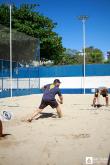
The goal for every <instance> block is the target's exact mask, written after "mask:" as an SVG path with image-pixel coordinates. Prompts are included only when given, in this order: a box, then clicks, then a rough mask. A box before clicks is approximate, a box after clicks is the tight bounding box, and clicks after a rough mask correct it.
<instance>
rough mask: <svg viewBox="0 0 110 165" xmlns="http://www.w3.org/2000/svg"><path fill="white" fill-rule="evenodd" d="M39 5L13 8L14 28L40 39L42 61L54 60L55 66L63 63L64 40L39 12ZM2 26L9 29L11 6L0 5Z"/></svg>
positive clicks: (51, 23)
mask: <svg viewBox="0 0 110 165" xmlns="http://www.w3.org/2000/svg"><path fill="white" fill-rule="evenodd" d="M37 8H38V5H35V4H23V5H21V6H20V7H17V6H15V5H13V7H12V28H13V29H16V30H17V31H19V32H23V33H25V34H27V35H29V36H32V37H35V38H39V39H40V48H41V51H40V55H41V59H42V58H45V60H52V61H53V62H54V64H58V63H59V62H60V61H61V57H62V56H61V55H62V53H63V51H64V48H63V46H62V38H61V37H60V36H58V34H57V33H55V32H54V31H53V30H54V28H55V27H56V25H57V24H56V23H54V22H53V21H52V20H51V19H49V18H48V17H46V16H44V15H42V14H40V13H39V12H37ZM0 24H2V25H5V26H7V27H9V6H7V5H5V4H2V5H0Z"/></svg>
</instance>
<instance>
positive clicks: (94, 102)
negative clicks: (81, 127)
mask: <svg viewBox="0 0 110 165" xmlns="http://www.w3.org/2000/svg"><path fill="white" fill-rule="evenodd" d="M95 104H96V97H94V99H93V106H95Z"/></svg>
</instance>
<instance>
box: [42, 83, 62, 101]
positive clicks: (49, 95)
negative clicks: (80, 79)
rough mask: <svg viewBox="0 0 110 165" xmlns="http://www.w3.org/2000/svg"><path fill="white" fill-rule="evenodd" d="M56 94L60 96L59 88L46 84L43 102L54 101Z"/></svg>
mask: <svg viewBox="0 0 110 165" xmlns="http://www.w3.org/2000/svg"><path fill="white" fill-rule="evenodd" d="M56 94H58V96H61V92H60V89H59V87H57V86H55V85H54V84H48V85H45V86H44V94H43V100H45V101H51V100H55V95H56Z"/></svg>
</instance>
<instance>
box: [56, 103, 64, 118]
mask: <svg viewBox="0 0 110 165" xmlns="http://www.w3.org/2000/svg"><path fill="white" fill-rule="evenodd" d="M56 110H57V114H58V117H59V118H61V117H62V116H63V115H62V111H61V109H60V106H59V105H58V107H57V108H56Z"/></svg>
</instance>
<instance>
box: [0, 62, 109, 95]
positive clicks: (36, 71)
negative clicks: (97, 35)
mask: <svg viewBox="0 0 110 165" xmlns="http://www.w3.org/2000/svg"><path fill="white" fill-rule="evenodd" d="M7 66H9V63H8V62H7V65H6V67H5V66H4V68H3V69H2V68H1V63H0V97H8V96H10V88H9V87H8V88H6V87H4V86H6V83H8V81H9V76H10V72H9V67H7ZM92 76H110V64H88V65H86V77H92ZM52 77H83V65H67V66H52V67H43V66H40V67H29V68H23V67H17V65H16V63H13V79H14V83H15V87H14V88H13V95H14V96H20V95H27V94H32V93H40V92H41V91H40V89H39V85H37V86H36V83H38V82H37V81H39V83H40V79H42V78H52ZM35 79H37V80H35ZM6 81H7V82H6ZM21 81H22V82H21ZM32 81H35V82H34V83H33V82H32ZM19 82H20V85H17V84H19ZM4 83H5V84H4ZM25 84H27V88H26V87H24V88H23V87H22V88H21V86H25ZM33 84H34V85H33ZM32 85H33V86H32ZM77 91H78V92H77ZM82 91H83V90H82V89H81V88H80V89H71V88H68V90H66V89H63V92H64V93H82ZM86 93H90V89H88V88H87V89H86Z"/></svg>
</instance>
